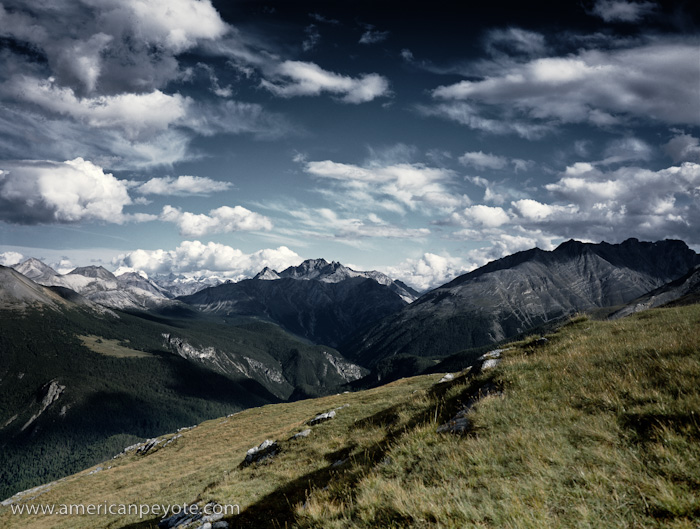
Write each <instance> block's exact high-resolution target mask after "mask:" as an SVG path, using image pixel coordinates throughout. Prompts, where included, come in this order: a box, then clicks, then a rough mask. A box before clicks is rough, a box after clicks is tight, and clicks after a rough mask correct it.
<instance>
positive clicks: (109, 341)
mask: <svg viewBox="0 0 700 529" xmlns="http://www.w3.org/2000/svg"><path fill="white" fill-rule="evenodd" d="M698 265H700V256H698V254H696V253H695V252H694V251H693V250H691V249H689V248H688V246H687V245H686V244H685V243H683V242H682V241H673V240H666V241H659V242H655V243H649V242H640V241H638V240H636V239H629V240H627V241H625V242H623V243H621V244H607V243H600V244H592V243H581V242H577V241H567V242H565V243H563V244H561V245H560V246H559V247H557V248H556V249H555V250H553V251H543V250H540V249H537V248H534V249H532V250H528V251H525V252H519V253H516V254H513V255H510V256H508V257H505V258H503V259H499V260H497V261H493V262H491V263H489V264H487V265H485V266H483V267H481V268H478V269H476V270H474V271H472V272H470V273H467V274H464V275H461V276H459V277H457V278H455V279H453V280H452V281H450V282H449V283H446V284H445V285H443V286H441V287H438V288H436V289H434V290H432V291H430V292H427V293H425V294H423V295H422V296H418V293H417V292H416V291H415V290H413V289H411V288H410V287H407V286H406V285H405V284H403V283H401V282H398V281H394V280H392V279H390V278H389V277H387V276H386V275H384V274H381V273H379V272H358V271H355V270H352V269H351V268H348V267H345V266H343V265H342V264H340V263H337V262H328V261H325V260H323V259H311V260H307V261H304V262H303V263H301V264H300V265H299V266H295V267H289V268H287V269H285V270H283V271H281V272H277V271H275V270H271V269H269V268H265V269H263V270H261V272H260V273H259V274H257V275H256V276H255V277H254V278H251V279H247V280H243V281H239V282H237V283H224V284H219V285H215V286H211V285H208V284H206V283H200V282H198V281H193V280H189V281H186V282H183V281H182V278H178V277H175V276H169V277H166V278H165V279H164V278H162V277H161V278H160V279H159V278H149V277H148V276H147V275H146V274H143V273H141V272H139V271H126V272H124V271H122V272H124V273H119V274H118V275H115V274H113V273H111V272H109V271H108V270H106V269H105V268H102V267H98V266H88V267H82V268H77V269H75V270H73V271H72V272H70V273H68V274H58V273H57V272H56V271H54V270H52V269H51V268H50V267H48V266H46V265H45V264H44V263H42V262H40V261H38V260H36V259H29V260H27V261H25V262H23V263H21V264H19V265H16V266H15V269H14V270H13V269H11V268H6V267H0V469H3V471H2V472H0V496H2V495H3V494H9V493H10V492H14V491H16V490H18V489H19V488H22V487H24V488H26V487H28V486H31V485H32V484H37V483H41V482H42V481H47V480H49V479H54V478H56V477H59V476H61V475H64V474H66V473H69V472H73V471H75V470H76V469H79V468H84V467H85V466H87V465H90V464H93V463H94V462H96V461H99V460H103V459H104V458H106V457H109V456H111V455H113V454H114V453H116V451H118V449H120V448H121V447H123V446H126V444H129V443H131V442H133V441H135V440H138V439H142V438H145V437H152V436H153V435H157V434H159V433H163V432H166V431H172V430H173V429H175V428H176V427H179V426H183V425H186V424H188V423H192V422H197V421H201V420H204V419H206V418H211V417H216V416H220V415H224V414H227V413H233V412H235V411H238V410H240V409H243V408H247V407H250V406H258V405H262V404H266V403H272V402H279V401H286V400H297V399H303V398H308V397H310V396H316V395H324V394H330V393H339V392H342V391H346V390H350V389H353V388H357V387H370V386H373V385H377V383H378V382H380V381H381V382H386V381H387V380H391V379H395V378H399V377H402V376H408V375H414V374H417V373H420V372H430V371H435V370H436V369H437V370H439V369H442V368H445V366H448V365H450V366H453V365H457V366H461V367H464V366H465V365H469V364H470V363H471V362H472V361H473V360H474V359H475V358H477V357H478V356H479V355H480V354H482V353H483V352H484V349H483V348H484V347H489V346H492V345H493V344H497V343H499V342H501V341H503V340H505V339H508V338H512V337H514V336H518V335H524V334H526V333H528V332H530V333H532V332H538V329H540V328H542V326H547V325H551V324H554V323H556V322H558V321H561V320H562V319H563V318H565V317H567V316H569V315H571V314H574V313H577V312H590V311H603V312H605V313H606V314H609V313H614V312H615V311H623V312H624V311H627V312H624V313H625V314H626V313H629V312H634V311H636V310H639V309H641V308H646V307H650V306H656V305H659V304H661V303H668V302H670V301H673V300H675V299H678V298H681V299H685V300H688V299H690V300H692V299H695V298H696V297H697V292H698V284H700V280H699V279H698V270H699V269H698V268H697V267H698ZM163 279H164V281H163ZM168 281H169V282H170V284H171V285H172V286H173V287H172V288H169V287H168V286H167V282H168ZM185 284H187V287H188V289H187V291H189V289H191V290H195V288H194V285H197V288H199V290H197V291H196V292H193V293H191V294H188V295H181V296H178V295H177V294H178V292H182V291H183V290H178V289H179V288H181V287H182V286H183V285H185ZM693 296H695V297H693ZM620 314H622V312H621V313H620ZM480 348H481V349H480ZM134 410H138V411H137V412H135V411H134ZM55 446H61V447H62V448H61V449H60V450H55V449H52V447H55ZM27 461H34V463H32V464H31V465H30V464H27Z"/></svg>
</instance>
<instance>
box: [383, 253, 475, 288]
mask: <svg viewBox="0 0 700 529" xmlns="http://www.w3.org/2000/svg"><path fill="white" fill-rule="evenodd" d="M473 268H474V265H472V264H466V263H464V262H463V260H462V259H461V258H459V257H453V256H451V255H450V254H448V253H445V254H443V255H438V254H434V253H424V254H423V256H422V257H419V258H417V259H406V260H405V261H403V262H402V263H400V264H398V265H395V266H387V267H384V268H383V269H382V271H383V272H384V273H385V274H387V275H388V276H390V277H392V278H394V279H399V280H401V281H403V282H404V283H406V284H407V285H410V286H412V287H413V288H415V289H416V290H419V291H425V290H430V289H433V288H436V287H439V286H441V285H443V284H445V283H447V282H448V281H451V280H452V279H454V278H455V277H457V276H459V275H462V274H464V273H465V272H467V271H468V270H470V269H473Z"/></svg>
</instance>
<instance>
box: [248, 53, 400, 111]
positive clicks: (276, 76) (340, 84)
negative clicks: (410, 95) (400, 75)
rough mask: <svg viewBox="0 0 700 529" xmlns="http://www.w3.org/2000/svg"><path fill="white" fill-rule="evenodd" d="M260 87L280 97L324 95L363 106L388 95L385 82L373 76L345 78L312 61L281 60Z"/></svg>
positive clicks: (379, 77)
mask: <svg viewBox="0 0 700 529" xmlns="http://www.w3.org/2000/svg"><path fill="white" fill-rule="evenodd" d="M261 86H263V87H264V88H266V89H267V90H269V91H270V92H272V93H273V94H275V95H277V96H280V97H297V96H317V95H320V94H322V93H324V92H328V93H331V94H334V95H337V96H339V97H340V100H341V101H343V102H344V103H354V104H358V103H366V102H368V101H372V100H373V99H376V98H378V97H381V96H385V95H387V94H388V93H389V81H387V80H386V79H385V78H384V77H382V76H381V75H378V74H376V73H371V74H363V75H361V76H360V77H349V76H346V75H340V74H337V73H334V72H329V71H327V70H324V69H323V68H321V67H320V66H318V65H317V64H315V63H312V62H302V61H284V62H282V63H280V64H279V65H277V66H276V67H275V68H274V69H273V81H270V80H268V79H263V80H262V81H261Z"/></svg>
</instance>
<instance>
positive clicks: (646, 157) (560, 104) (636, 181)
mask: <svg viewBox="0 0 700 529" xmlns="http://www.w3.org/2000/svg"><path fill="white" fill-rule="evenodd" d="M459 4H462V5H459ZM470 4H472V3H471V2H462V3H457V2H445V1H442V0H437V1H434V2H430V3H407V2H403V1H381V0H379V1H372V2H369V1H363V0H352V1H348V0H343V1H334V0H324V1H294V2H291V1H282V0H277V1H270V2H267V1H251V0H237V1H218V0H32V1H29V2H27V1H26V0H0V264H5V265H10V264H14V263H15V262H17V261H19V260H21V259H25V258H28V257H37V258H40V259H43V260H45V261H46V262H47V263H48V264H51V265H52V266H54V267H55V268H56V269H58V270H59V271H62V272H67V271H69V270H71V269H72V268H73V267H75V266H85V265H91V264H96V265H102V266H105V267H106V268H108V269H110V270H115V269H118V268H122V269H125V268H132V269H138V270H143V271H145V272H146V273H147V274H149V275H154V274H168V273H170V272H173V273H175V274H188V275H195V276H196V275H202V276H207V275H218V276H220V277H228V278H232V279H234V280H237V279H241V278H244V277H250V276H252V275H254V274H255V273H257V272H258V271H259V270H260V269H262V268H263V267H264V266H269V267H271V268H273V269H277V270H282V269H284V268H286V267H287V266H290V265H296V264H299V263H300V262H301V261H302V260H303V259H307V258H319V257H322V258H325V259H327V260H328V261H332V260H333V261H340V262H342V263H343V264H346V265H348V266H351V267H353V268H356V269H359V270H380V271H383V272H385V273H388V274H389V275H390V276H392V277H394V278H397V279H401V280H403V281H405V282H407V283H408V284H410V285H412V286H414V287H416V288H418V289H427V288H431V287H435V286H438V285H440V284H442V283H444V282H446V281H448V280H450V279H452V278H453V277H455V276H457V275H459V274H460V273H464V272H466V271H468V270H472V269H474V268H475V267H477V266H481V265H483V264H485V263H486V262H488V261H490V260H493V259H496V258H499V257H502V256H505V255H508V254H511V253H514V252H516V251H521V250H526V249H529V248H532V247H535V246H536V247H539V248H542V249H545V250H551V249H553V248H554V247H556V246H557V245H558V244H559V243H561V242H562V241H565V240H568V239H570V238H575V239H578V240H582V241H591V242H600V241H607V242H611V243H615V242H621V241H623V240H625V239H627V238H629V237H636V238H639V239H641V240H651V241H654V240H660V239H664V238H675V239H682V240H684V241H686V242H687V243H688V244H689V245H690V246H691V247H692V248H694V249H696V250H700V230H698V226H700V25H699V22H700V17H699V16H698V11H697V9H698V8H696V7H694V2H691V1H683V0H678V1H674V2H653V1H646V0H645V1H634V2H632V1H627V0H580V1H561V0H560V1H549V2H536V1H535V2H513V3H508V2H501V1H499V0H493V1H490V2H483V3H480V4H484V5H478V6H472V5H470Z"/></svg>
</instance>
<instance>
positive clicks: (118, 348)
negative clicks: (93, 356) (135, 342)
mask: <svg viewBox="0 0 700 529" xmlns="http://www.w3.org/2000/svg"><path fill="white" fill-rule="evenodd" d="M78 338H80V341H81V342H83V345H84V346H85V347H87V348H88V349H90V350H91V351H94V352H96V353H99V354H101V355H105V356H115V357H117V358H144V357H149V356H152V355H150V354H149V353H146V352H144V351H138V350H136V349H130V348H128V347H124V346H123V345H121V343H120V341H119V340H108V339H107V338H102V337H100V336H95V335H92V334H88V335H85V336H78Z"/></svg>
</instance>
